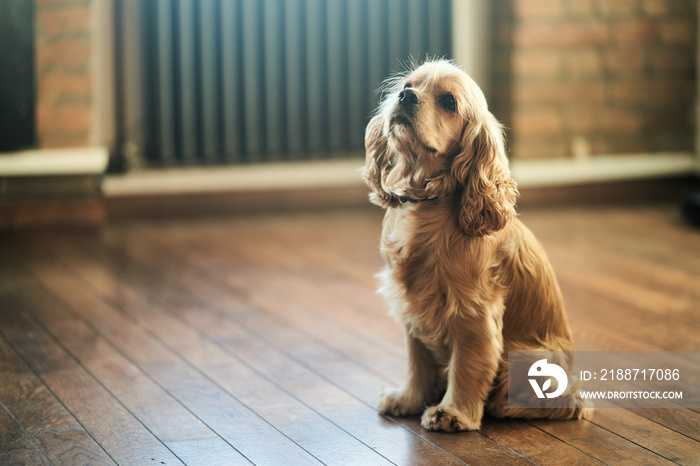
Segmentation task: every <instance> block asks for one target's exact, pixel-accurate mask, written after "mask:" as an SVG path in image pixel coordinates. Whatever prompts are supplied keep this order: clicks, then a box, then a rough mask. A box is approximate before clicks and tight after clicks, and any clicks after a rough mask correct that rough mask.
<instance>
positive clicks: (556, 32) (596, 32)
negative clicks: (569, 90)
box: [513, 20, 610, 49]
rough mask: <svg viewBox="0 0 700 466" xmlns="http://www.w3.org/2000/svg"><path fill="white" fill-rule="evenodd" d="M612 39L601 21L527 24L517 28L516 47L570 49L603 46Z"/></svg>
mask: <svg viewBox="0 0 700 466" xmlns="http://www.w3.org/2000/svg"><path fill="white" fill-rule="evenodd" d="M609 39H610V31H609V28H608V25H607V24H605V23H603V22H601V21H594V20H589V21H575V22H567V23H564V24H551V23H537V24H532V23H525V24H521V25H518V26H516V27H515V29H514V32H513V44H514V46H515V47H516V49H517V48H518V47H568V46H577V45H603V44H606V43H607V42H608V40H609Z"/></svg>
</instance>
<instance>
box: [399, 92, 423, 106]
mask: <svg viewBox="0 0 700 466" xmlns="http://www.w3.org/2000/svg"><path fill="white" fill-rule="evenodd" d="M420 102H421V101H420V97H418V94H417V93H416V91H414V90H413V89H411V88H406V89H404V90H403V91H401V92H399V103H400V104H401V105H406V106H411V105H419V104H420Z"/></svg>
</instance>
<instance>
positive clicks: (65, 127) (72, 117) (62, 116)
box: [36, 102, 91, 133]
mask: <svg viewBox="0 0 700 466" xmlns="http://www.w3.org/2000/svg"><path fill="white" fill-rule="evenodd" d="M36 123H37V132H39V133H44V132H60V131H67V132H75V131H90V124H91V109H90V106H89V105H50V104H48V103H43V102H40V103H39V104H38V105H37V109H36Z"/></svg>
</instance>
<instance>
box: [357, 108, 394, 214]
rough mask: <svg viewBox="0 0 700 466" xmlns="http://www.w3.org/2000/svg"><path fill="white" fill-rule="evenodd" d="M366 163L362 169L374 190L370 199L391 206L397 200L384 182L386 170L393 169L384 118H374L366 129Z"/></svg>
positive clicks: (364, 176)
mask: <svg viewBox="0 0 700 466" xmlns="http://www.w3.org/2000/svg"><path fill="white" fill-rule="evenodd" d="M365 154H366V155H365V165H364V166H363V167H362V168H361V169H360V172H361V173H362V177H363V178H364V180H365V183H367V186H369V188H370V189H371V190H372V193H371V194H370V195H369V199H370V201H371V202H372V203H373V204H376V205H378V206H380V207H384V208H387V207H390V206H392V205H393V204H394V203H395V202H396V200H395V199H394V198H393V196H392V195H391V194H390V193H389V192H387V191H386V189H385V188H384V186H383V184H382V180H383V179H384V177H385V174H386V172H387V171H388V170H389V169H391V161H390V160H389V152H388V148H387V139H386V136H384V118H383V117H382V116H381V115H377V116H375V117H374V118H372V119H371V120H370V122H369V124H368V125H367V129H366V130H365Z"/></svg>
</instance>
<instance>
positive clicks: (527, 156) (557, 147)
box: [511, 136, 568, 160]
mask: <svg viewBox="0 0 700 466" xmlns="http://www.w3.org/2000/svg"><path fill="white" fill-rule="evenodd" d="M567 152H568V151H567V148H566V143H565V141H564V139H563V138H561V137H558V136H557V137H553V138H518V139H517V141H516V144H515V145H514V146H513V148H512V151H511V157H512V158H513V159H516V160H533V159H554V158H562V157H565V156H566V155H567Z"/></svg>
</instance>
